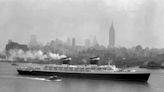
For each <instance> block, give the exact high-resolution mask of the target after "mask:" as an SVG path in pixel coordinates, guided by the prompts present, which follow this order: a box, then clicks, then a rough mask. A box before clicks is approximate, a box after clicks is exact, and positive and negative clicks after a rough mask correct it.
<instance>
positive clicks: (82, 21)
mask: <svg viewBox="0 0 164 92" xmlns="http://www.w3.org/2000/svg"><path fill="white" fill-rule="evenodd" d="M112 22H113V25H114V28H115V34H116V35H115V36H116V38H115V39H116V46H117V47H133V46H136V45H142V46H143V47H147V46H148V47H154V48H163V47H164V36H163V35H164V31H163V30H164V26H163V25H164V0H0V48H1V49H3V48H4V47H5V44H7V42H8V40H9V39H11V40H13V41H16V42H19V43H24V44H27V43H28V42H29V40H30V36H31V35H33V34H35V35H37V38H38V41H40V42H41V43H43V44H45V43H46V42H49V41H51V40H55V39H56V38H59V39H62V40H66V39H67V37H75V38H76V39H77V43H78V44H82V42H84V40H85V39H90V40H92V39H94V37H95V36H96V39H97V41H98V42H99V43H100V44H102V45H105V46H107V45H108V38H109V37H108V36H109V29H110V26H111V23H112Z"/></svg>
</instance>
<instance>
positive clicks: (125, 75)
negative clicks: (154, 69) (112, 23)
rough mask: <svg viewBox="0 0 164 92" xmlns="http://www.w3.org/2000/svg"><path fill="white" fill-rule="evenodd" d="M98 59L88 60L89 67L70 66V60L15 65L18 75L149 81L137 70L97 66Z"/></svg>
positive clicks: (146, 74)
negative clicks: (59, 62)
mask: <svg viewBox="0 0 164 92" xmlns="http://www.w3.org/2000/svg"><path fill="white" fill-rule="evenodd" d="M98 60H99V58H98V57H94V58H91V59H90V64H89V65H70V64H69V61H70V58H65V59H64V60H63V64H61V65H58V64H33V63H26V64H17V66H16V67H17V71H18V73H19V74H20V75H35V76H38V75H39V76H59V77H71V78H75V77H76V78H90V79H112V80H125V81H142V82H146V81H147V80H148V79H149V76H150V73H149V72H144V71H137V70H127V69H126V70H125V69H118V68H116V67H115V66H114V65H97V61H98Z"/></svg>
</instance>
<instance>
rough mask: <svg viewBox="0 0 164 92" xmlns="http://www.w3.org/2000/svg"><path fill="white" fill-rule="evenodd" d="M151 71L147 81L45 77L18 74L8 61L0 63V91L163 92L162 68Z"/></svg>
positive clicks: (163, 75)
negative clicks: (52, 78) (55, 78)
mask: <svg viewBox="0 0 164 92" xmlns="http://www.w3.org/2000/svg"><path fill="white" fill-rule="evenodd" d="M148 71H150V72H151V75H150V78H149V80H148V82H147V83H141V82H127V81H114V80H91V79H70V78H62V79H58V80H54V81H49V80H47V79H46V78H43V77H42V78H38V77H34V76H33V77H30V76H21V75H18V74H17V72H16V69H15V68H14V67H13V66H11V65H10V64H9V63H2V62H1V63H0V92H164V70H162V69H161V70H148Z"/></svg>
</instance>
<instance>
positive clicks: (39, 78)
mask: <svg viewBox="0 0 164 92" xmlns="http://www.w3.org/2000/svg"><path fill="white" fill-rule="evenodd" d="M4 78H5V79H6V78H10V79H13V78H14V79H30V80H41V81H61V79H55V80H49V79H47V78H44V77H33V76H32V77H31V76H30V77H29V76H7V75H6V76H0V79H4Z"/></svg>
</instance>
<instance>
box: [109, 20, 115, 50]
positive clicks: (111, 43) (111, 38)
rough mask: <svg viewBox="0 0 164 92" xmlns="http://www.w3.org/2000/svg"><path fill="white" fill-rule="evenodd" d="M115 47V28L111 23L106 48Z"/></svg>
mask: <svg viewBox="0 0 164 92" xmlns="http://www.w3.org/2000/svg"><path fill="white" fill-rule="evenodd" d="M114 47H115V29H114V26H113V23H112V25H111V27H110V30H109V44H108V48H114Z"/></svg>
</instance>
